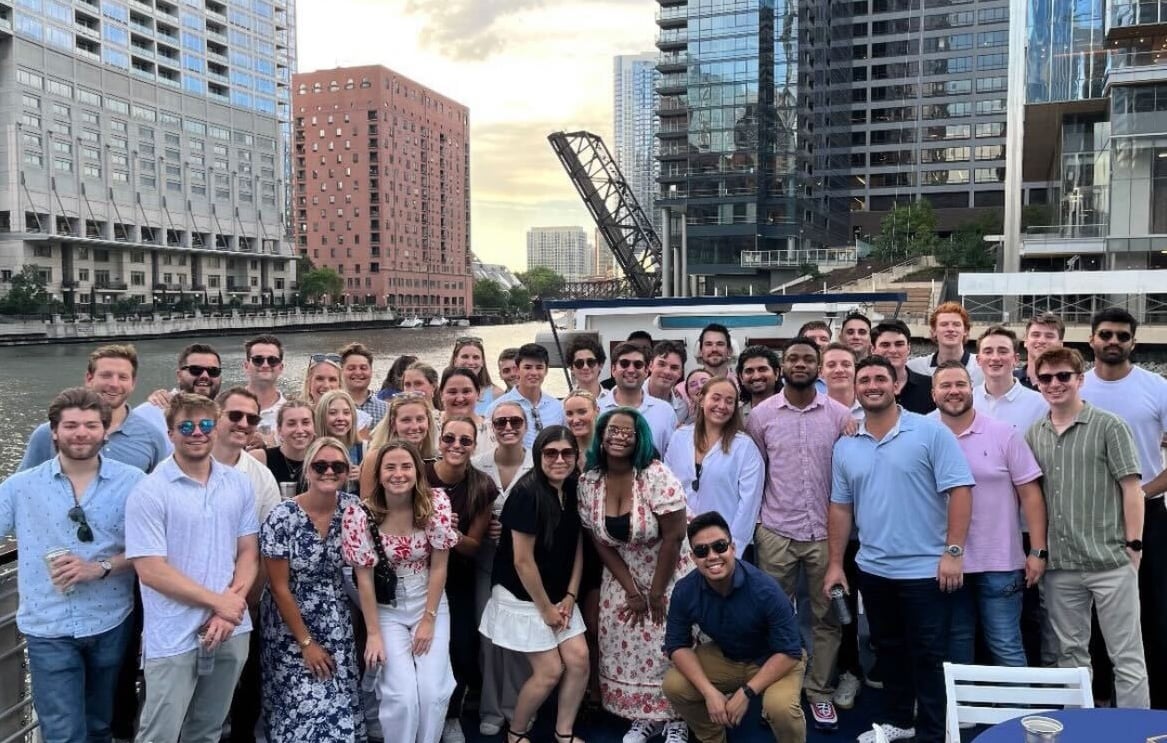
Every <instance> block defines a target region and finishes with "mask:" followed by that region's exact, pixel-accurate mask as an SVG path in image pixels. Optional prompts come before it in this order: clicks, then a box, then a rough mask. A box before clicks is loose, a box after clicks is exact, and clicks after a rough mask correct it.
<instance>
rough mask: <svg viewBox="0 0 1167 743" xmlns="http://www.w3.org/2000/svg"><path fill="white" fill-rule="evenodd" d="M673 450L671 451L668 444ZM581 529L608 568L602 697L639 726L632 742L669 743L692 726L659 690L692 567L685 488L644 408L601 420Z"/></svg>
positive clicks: (603, 591)
mask: <svg viewBox="0 0 1167 743" xmlns="http://www.w3.org/2000/svg"><path fill="white" fill-rule="evenodd" d="M670 448H671V445H670ZM579 509H580V518H581V519H582V521H583V526H584V528H585V529H587V530H588V531H589V532H590V534H591V537H592V540H593V541H594V542H595V545H596V551H597V552H599V554H600V559H601V560H602V561H603V563H604V576H603V582H602V584H601V586H600V624H599V626H600V632H599V645H600V693H601V698H602V701H603V705H604V709H606V710H608V711H609V712H611V713H612V714H615V715H618V716H620V717H623V718H624V719H627V720H631V721H632V727H631V728H630V729H629V731H628V733H627V735H625V737H624V740H625V741H627V743H645V741H647V740H648V739H649V738H652V737H653V736H656V735H659V734H661V733H662V732H663V734H664V736H665V741H666V742H667V743H682V742H683V741H686V740H688V729H687V728H686V726H685V723H684V722H683V721H681V719H680V715H678V714H677V713H676V711H675V710H674V709H673V707H672V705H671V704H669V702H668V700H667V699H665V696H664V693H663V692H662V691H661V681H662V680H663V679H664V675H665V671H667V670H668V668H669V665H670V664H669V661H668V658H667V657H665V655H664V652H663V651H662V650H661V648H662V647H663V645H664V636H665V626H664V620H665V615H666V613H667V610H668V598H669V595H670V594H671V593H672V590H673V585H674V584H675V583H676V581H677V579H678V578H680V577H682V576H683V575H685V574H686V573H688V572H689V571H690V570H692V568H693V562H692V560H691V559H690V557H689V553H688V548H687V547H686V546H685V526H686V524H687V523H688V514H687V511H686V508H685V491H684V490H683V489H682V488H681V484H680V483H679V482H677V478H676V477H674V476H673V473H672V472H670V471H669V470H668V468H667V467H665V466H664V465H663V464H662V463H661V461H660V460H659V459H657V458H656V450H655V448H654V446H653V443H652V429H651V428H650V427H649V425H648V421H647V420H645V418H644V416H642V415H641V414H640V413H639V412H638V411H637V410H635V409H634V408H627V407H620V408H615V409H613V410H608V411H605V412H604V413H602V414H601V415H600V417H599V420H598V421H597V422H596V435H595V438H594V439H593V441H592V446H591V448H590V449H588V455H587V469H586V470H585V471H584V474H583V476H582V477H580V482H579Z"/></svg>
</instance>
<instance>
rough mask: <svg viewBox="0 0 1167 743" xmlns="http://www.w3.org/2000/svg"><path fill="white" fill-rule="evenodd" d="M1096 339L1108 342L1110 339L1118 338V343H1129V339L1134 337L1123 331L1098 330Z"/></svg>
mask: <svg viewBox="0 0 1167 743" xmlns="http://www.w3.org/2000/svg"><path fill="white" fill-rule="evenodd" d="M1098 338H1099V339H1100V340H1104V341H1108V340H1110V339H1111V338H1118V342H1119V343H1130V340H1131V338H1134V335H1132V334H1131V333H1128V332H1126V331H1125V330H1119V331H1114V330H1099V331H1098Z"/></svg>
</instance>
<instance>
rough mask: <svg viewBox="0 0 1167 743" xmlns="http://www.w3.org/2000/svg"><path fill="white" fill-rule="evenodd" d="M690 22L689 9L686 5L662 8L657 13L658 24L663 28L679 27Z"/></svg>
mask: <svg viewBox="0 0 1167 743" xmlns="http://www.w3.org/2000/svg"><path fill="white" fill-rule="evenodd" d="M688 22H689V9H688V8H687V7H685V6H684V5H673V6H669V7H664V8H661V9H660V10H659V11H657V14H656V25H658V26H660V27H661V28H677V27H678V26H684V25H686V24H687V23H688Z"/></svg>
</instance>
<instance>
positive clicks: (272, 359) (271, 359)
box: [251, 356, 284, 367]
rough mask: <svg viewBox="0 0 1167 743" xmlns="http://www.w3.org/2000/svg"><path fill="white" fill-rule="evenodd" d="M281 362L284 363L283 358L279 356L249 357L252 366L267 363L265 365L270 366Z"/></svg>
mask: <svg viewBox="0 0 1167 743" xmlns="http://www.w3.org/2000/svg"><path fill="white" fill-rule="evenodd" d="M282 363H284V360H283V359H282V358H281V357H279V356H252V357H251V365H252V366H264V365H267V366H271V367H276V366H279V365H280V364H282Z"/></svg>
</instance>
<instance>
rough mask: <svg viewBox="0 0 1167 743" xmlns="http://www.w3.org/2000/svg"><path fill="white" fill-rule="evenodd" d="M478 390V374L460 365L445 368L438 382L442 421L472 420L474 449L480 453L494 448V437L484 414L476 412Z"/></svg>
mask: <svg viewBox="0 0 1167 743" xmlns="http://www.w3.org/2000/svg"><path fill="white" fill-rule="evenodd" d="M471 348H472V346H471ZM478 390H479V385H478V375H476V374H475V373H474V372H473V371H472V370H470V369H463V368H461V367H449V368H447V369H446V370H445V371H444V372H442V380H441V382H439V383H438V396H439V397H440V398H441V400H442V415H441V420H442V422H443V423H444V422H445V421H447V420H449V419H450V418H469V419H470V420H472V421H474V427H475V428H476V429H477V430H478V442H477V445H476V446H475V449H474V451H475V453H476V454H481V453H483V452H486V451H489V450H491V449H493V448H494V437H493V436H492V435H491V431H490V424H489V423H488V422H487V421H486V418H485V417H483V416H484V415H485V414H481V415H480V414H479V413H478V412H477V410H478V399H479V397H478V394H479V393H478ZM439 430H440V429H439Z"/></svg>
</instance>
